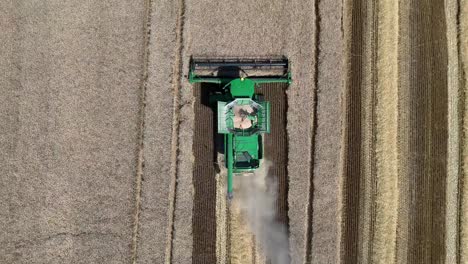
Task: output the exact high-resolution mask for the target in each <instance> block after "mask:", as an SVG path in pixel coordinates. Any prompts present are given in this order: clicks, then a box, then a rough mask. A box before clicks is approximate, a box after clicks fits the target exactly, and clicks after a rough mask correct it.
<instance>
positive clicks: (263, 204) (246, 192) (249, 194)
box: [235, 160, 290, 264]
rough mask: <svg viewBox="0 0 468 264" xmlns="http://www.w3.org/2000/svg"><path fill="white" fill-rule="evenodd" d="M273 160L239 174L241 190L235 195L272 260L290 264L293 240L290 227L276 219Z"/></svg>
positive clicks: (262, 248) (265, 161)
mask: <svg viewBox="0 0 468 264" xmlns="http://www.w3.org/2000/svg"><path fill="white" fill-rule="evenodd" d="M271 165H272V163H271V162H270V161H268V160H263V162H262V164H261V166H260V168H259V169H257V170H256V171H255V173H254V175H251V176H245V177H242V176H241V177H238V178H237V179H236V180H239V181H238V182H239V185H238V186H239V191H238V192H237V193H236V195H235V197H236V196H237V197H236V198H235V199H237V200H238V203H239V206H240V209H241V211H242V214H243V215H244V217H245V218H246V221H247V223H248V226H249V228H250V231H251V232H252V233H253V234H254V235H255V238H256V240H257V248H258V249H259V251H260V252H262V253H263V254H264V255H265V257H266V258H267V259H270V260H271V263H273V264H276V263H281V264H283V263H289V262H290V259H289V243H288V235H287V230H286V226H285V225H284V224H282V223H281V222H279V221H278V220H277V219H276V209H275V201H276V199H277V182H276V181H275V179H274V177H268V171H269V168H270V167H271Z"/></svg>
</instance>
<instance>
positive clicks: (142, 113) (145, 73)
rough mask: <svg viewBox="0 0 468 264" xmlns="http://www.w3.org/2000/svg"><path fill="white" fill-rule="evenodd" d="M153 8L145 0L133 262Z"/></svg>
mask: <svg viewBox="0 0 468 264" xmlns="http://www.w3.org/2000/svg"><path fill="white" fill-rule="evenodd" d="M151 8H152V0H146V1H145V16H146V17H145V20H146V23H145V24H144V27H143V32H144V33H145V35H144V38H145V41H144V48H143V49H144V55H143V73H142V80H141V86H140V89H141V95H140V113H139V115H140V127H139V139H138V140H139V142H138V158H137V169H136V175H135V178H136V179H135V213H134V220H133V236H132V243H131V247H132V262H133V263H136V261H137V256H138V255H137V254H138V252H137V250H138V232H139V225H140V211H141V182H142V177H143V167H144V157H143V156H144V141H145V140H144V134H145V106H146V89H147V81H148V64H149V39H150V29H149V28H150V25H151Z"/></svg>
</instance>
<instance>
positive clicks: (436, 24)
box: [408, 0, 448, 263]
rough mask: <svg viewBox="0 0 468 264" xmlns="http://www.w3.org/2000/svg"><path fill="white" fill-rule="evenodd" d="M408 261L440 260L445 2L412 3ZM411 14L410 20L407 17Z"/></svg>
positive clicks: (444, 157)
mask: <svg viewBox="0 0 468 264" xmlns="http://www.w3.org/2000/svg"><path fill="white" fill-rule="evenodd" d="M409 10H410V13H409V16H410V20H411V21H412V23H410V27H409V36H410V40H409V47H410V49H409V51H410V54H409V56H410V58H411V59H412V63H411V67H410V73H409V74H410V75H409V77H410V78H409V89H410V93H409V95H410V99H411V102H410V105H409V106H408V107H409V124H410V126H409V129H410V130H411V131H412V132H413V133H411V134H410V137H409V142H408V143H409V144H408V145H409V152H410V153H414V154H413V155H410V156H409V157H408V158H409V170H408V171H409V173H410V174H409V175H408V177H409V184H410V188H409V189H410V190H413V191H412V192H411V193H410V194H409V195H410V196H409V202H410V204H409V205H408V206H409V212H412V213H411V215H410V217H409V225H408V262H409V263H431V262H437V263H440V262H443V261H444V257H445V244H444V241H445V234H444V233H445V179H446V173H447V111H448V110H447V109H448V108H447V96H448V95H447V72H446V69H447V41H446V34H445V30H446V28H445V12H444V4H443V2H437V3H434V2H431V1H414V0H413V1H411V2H410V8H409ZM411 18H412V19H411Z"/></svg>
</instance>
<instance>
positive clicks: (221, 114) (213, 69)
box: [189, 58, 291, 199]
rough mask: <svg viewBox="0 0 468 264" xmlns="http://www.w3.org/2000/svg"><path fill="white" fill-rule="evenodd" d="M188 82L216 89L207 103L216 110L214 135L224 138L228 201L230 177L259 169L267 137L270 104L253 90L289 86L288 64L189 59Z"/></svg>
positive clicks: (231, 190)
mask: <svg viewBox="0 0 468 264" xmlns="http://www.w3.org/2000/svg"><path fill="white" fill-rule="evenodd" d="M189 82H190V83H214V84H218V85H219V89H217V90H216V91H215V92H211V94H210V95H209V102H210V104H211V105H212V106H214V107H216V109H217V124H218V128H217V130H218V133H219V134H224V154H225V165H226V168H227V171H228V187H227V188H228V198H229V199H232V197H233V193H232V192H233V176H234V175H242V174H245V173H250V172H253V171H255V170H256V169H257V168H258V167H259V166H260V161H261V160H262V159H263V157H264V153H263V134H264V133H270V103H269V102H267V101H265V100H264V99H263V96H262V95H260V94H258V93H256V91H255V88H256V87H257V85H259V84H264V83H287V84H290V83H291V74H290V72H289V68H288V60H287V59H285V58H279V59H267V60H266V59H248V60H238V59H193V58H192V59H191V61H190V71H189ZM202 89H203V86H202Z"/></svg>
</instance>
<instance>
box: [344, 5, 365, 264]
mask: <svg viewBox="0 0 468 264" xmlns="http://www.w3.org/2000/svg"><path fill="white" fill-rule="evenodd" d="M364 18H365V10H364V9H363V7H362V6H361V3H360V1H356V2H347V3H346V5H345V6H344V24H345V25H344V27H345V28H346V29H345V42H346V46H347V49H348V51H347V52H348V53H347V56H346V63H345V65H346V66H347V69H346V71H347V75H346V79H345V95H344V107H345V116H344V123H343V125H344V134H343V137H344V146H343V148H344V151H343V155H344V157H343V187H342V188H343V191H342V195H343V209H342V210H343V219H342V221H343V223H342V244H341V260H342V262H343V263H358V262H359V261H358V246H359V240H358V238H359V233H358V232H359V204H360V202H361V201H360V200H361V199H362V198H361V197H360V188H359V186H360V173H361V138H362V135H361V107H362V101H361V83H362V80H363V76H364V73H363V71H362V63H363V53H364V45H363V44H364V43H363V42H364V39H363V31H364V28H363V24H364V21H363V20H364Z"/></svg>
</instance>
